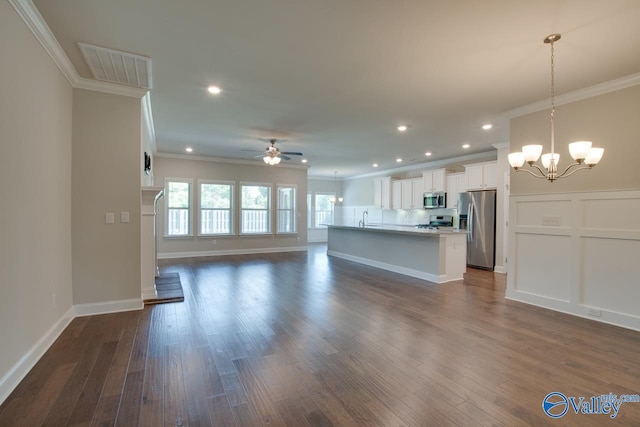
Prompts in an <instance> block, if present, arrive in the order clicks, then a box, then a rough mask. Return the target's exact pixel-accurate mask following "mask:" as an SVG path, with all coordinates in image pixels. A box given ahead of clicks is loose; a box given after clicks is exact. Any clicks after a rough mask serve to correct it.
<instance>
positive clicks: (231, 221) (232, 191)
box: [198, 179, 236, 237]
mask: <svg viewBox="0 0 640 427" xmlns="http://www.w3.org/2000/svg"><path fill="white" fill-rule="evenodd" d="M203 184H205V185H206V184H212V185H228V186H230V187H231V189H230V192H229V195H230V199H231V200H230V201H229V202H230V203H229V208H228V209H219V208H203V207H202V185H203ZM235 190H236V183H235V181H223V180H213V179H199V180H198V237H221V236H235V221H234V219H235V218H234V217H235V196H236V193H235ZM203 210H212V211H216V210H218V211H220V210H227V211H228V212H229V232H228V233H203V232H202V218H203V214H202V212H203Z"/></svg>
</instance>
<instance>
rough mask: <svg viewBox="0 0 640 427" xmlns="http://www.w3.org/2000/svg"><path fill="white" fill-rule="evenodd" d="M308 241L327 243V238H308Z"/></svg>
mask: <svg viewBox="0 0 640 427" xmlns="http://www.w3.org/2000/svg"><path fill="white" fill-rule="evenodd" d="M307 243H327V238H326V237H325V238H319V239H307Z"/></svg>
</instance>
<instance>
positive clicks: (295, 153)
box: [281, 151, 304, 156]
mask: <svg viewBox="0 0 640 427" xmlns="http://www.w3.org/2000/svg"><path fill="white" fill-rule="evenodd" d="M281 153H282V154H288V155H290V156H304V154H302V153H300V152H299V151H281Z"/></svg>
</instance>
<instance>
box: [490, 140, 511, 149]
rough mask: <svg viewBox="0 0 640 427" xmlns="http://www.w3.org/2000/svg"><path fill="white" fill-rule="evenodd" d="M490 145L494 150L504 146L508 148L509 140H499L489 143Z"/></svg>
mask: <svg viewBox="0 0 640 427" xmlns="http://www.w3.org/2000/svg"><path fill="white" fill-rule="evenodd" d="M491 146H492V147H493V148H495V149H496V150H502V149H505V148H509V141H507V142H499V143H497V144H491Z"/></svg>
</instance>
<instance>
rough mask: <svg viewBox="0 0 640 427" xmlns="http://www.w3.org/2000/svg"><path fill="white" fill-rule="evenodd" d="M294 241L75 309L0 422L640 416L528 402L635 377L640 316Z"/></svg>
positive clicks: (633, 420)
mask: <svg viewBox="0 0 640 427" xmlns="http://www.w3.org/2000/svg"><path fill="white" fill-rule="evenodd" d="M325 251H326V247H325V246H322V245H311V246H310V249H309V251H308V253H302V252H297V253H284V254H269V255H256V256H230V257H218V258H209V259H206V260H195V259H191V260H187V261H185V260H182V261H180V262H175V263H165V264H164V265H163V266H162V271H163V272H178V273H180V276H181V279H182V286H183V289H184V294H185V301H184V302H182V303H172V304H162V305H153V306H147V307H146V308H145V309H144V310H143V311H137V312H127V313H118V314H109V315H103V316H92V317H83V318H77V319H75V320H74V321H73V322H72V323H71V324H70V326H69V327H68V328H67V329H66V330H65V331H64V333H63V334H62V335H61V336H60V338H59V339H58V340H57V341H56V343H55V344H54V345H53V346H52V347H51V349H50V350H49V351H48V352H47V353H46V354H45V356H44V357H43V358H42V359H41V360H40V362H39V363H38V364H37V365H36V366H35V368H34V369H33V370H32V372H31V373H30V374H29V375H28V376H27V377H26V378H25V379H24V381H22V383H21V384H20V385H19V386H18V387H17V389H16V390H15V391H14V392H13V394H12V395H11V396H10V397H9V398H8V399H7V400H6V401H5V402H4V404H3V405H2V406H0V426H39V425H47V426H66V425H70V426H88V425H95V426H111V425H119V426H136V425H144V426H163V425H164V426H227V425H230V426H233V425H237V426H254V425H269V426H271V425H274V426H332V425H333V426H356V425H361V426H400V425H405V426H427V425H428V426H446V425H459V426H474V425H482V426H485V425H501V426H518V425H580V426H589V425H593V426H596V425H610V424H611V425H613V424H614V423H615V424H616V425H636V426H638V425H640V403H624V404H622V406H621V407H620V410H619V413H618V415H617V417H616V419H615V420H611V419H610V418H609V417H608V416H607V415H584V414H578V415H576V414H574V413H573V412H572V411H571V410H570V411H569V413H567V415H565V416H564V417H562V418H559V419H557V420H553V419H551V418H549V417H548V416H547V415H546V414H545V413H544V412H543V410H542V400H543V398H544V397H545V396H546V395H547V394H548V393H550V392H553V391H558V392H562V393H564V394H565V395H567V396H575V397H580V396H584V397H587V398H589V397H591V396H599V395H602V394H607V393H610V392H611V393H614V394H618V395H620V394H636V393H640V364H639V363H638V362H639V361H640V333H638V332H634V331H630V330H626V329H622V328H617V327H614V326H609V325H604V324H600V323H596V322H592V321H589V320H586V319H580V318H576V317H572V316H568V315H564V314H561V313H556V312H552V311H548V310H544V309H540V308H536V307H533V306H529V305H525V304H520V303H515V302H510V301H507V300H505V299H504V287H505V283H504V282H505V277H504V276H502V275H498V274H496V275H494V274H493V273H488V272H484V271H470V272H468V274H467V276H466V278H465V280H464V281H459V282H453V283H449V284H444V285H434V284H430V283H428V282H423V281H420V280H418V279H413V278H410V277H407V276H402V275H398V274H394V273H390V272H386V271H382V270H378V269H375V268H371V267H366V266H362V265H359V264H354V263H350V262H348V261H344V260H340V259H335V258H328V257H327V256H326V254H325Z"/></svg>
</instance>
